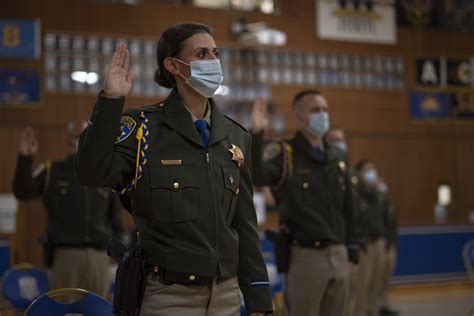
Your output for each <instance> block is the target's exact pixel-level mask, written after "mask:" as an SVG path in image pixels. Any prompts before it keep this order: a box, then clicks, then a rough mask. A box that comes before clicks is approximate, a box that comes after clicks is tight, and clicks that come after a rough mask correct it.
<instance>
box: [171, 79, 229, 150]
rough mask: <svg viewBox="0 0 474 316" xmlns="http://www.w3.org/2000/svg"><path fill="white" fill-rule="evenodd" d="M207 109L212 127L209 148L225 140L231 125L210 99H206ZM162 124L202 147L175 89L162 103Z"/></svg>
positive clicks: (190, 118)
mask: <svg viewBox="0 0 474 316" xmlns="http://www.w3.org/2000/svg"><path fill="white" fill-rule="evenodd" d="M208 104H209V109H208V111H207V113H206V115H207V114H208V115H209V116H210V121H209V124H210V125H211V126H212V129H211V136H210V139H209V147H211V146H212V145H213V144H215V143H217V142H219V141H221V140H222V139H224V138H226V137H227V135H228V134H229V133H230V131H231V128H230V127H231V125H232V124H231V123H230V121H229V120H228V119H227V118H226V117H225V116H224V114H223V113H222V112H221V110H220V109H219V108H218V107H217V106H216V104H215V103H214V100H213V99H212V98H209V99H208ZM163 111H164V114H165V115H164V123H165V124H166V125H168V126H169V127H171V128H172V129H174V130H176V131H177V132H178V133H179V134H181V135H182V136H184V137H185V138H187V139H188V140H190V141H192V142H194V143H196V144H198V145H200V146H203V144H202V141H201V138H200V137H199V133H198V131H197V130H196V127H195V126H194V122H193V119H192V117H191V114H190V112H189V110H188V109H187V108H186V105H185V104H184V103H183V101H182V100H181V96H180V95H179V93H178V90H177V89H176V88H175V89H173V90H172V91H171V93H170V94H169V95H168V97H167V98H166V100H165V101H164V102H163Z"/></svg>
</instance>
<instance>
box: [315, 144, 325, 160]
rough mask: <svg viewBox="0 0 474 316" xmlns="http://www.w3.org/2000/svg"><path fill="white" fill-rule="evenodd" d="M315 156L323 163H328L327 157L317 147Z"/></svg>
mask: <svg viewBox="0 0 474 316" xmlns="http://www.w3.org/2000/svg"><path fill="white" fill-rule="evenodd" d="M314 154H315V155H316V157H317V158H318V160H319V161H320V162H321V163H324V162H325V161H326V157H325V156H324V152H323V151H322V150H321V148H319V147H316V148H315V149H314Z"/></svg>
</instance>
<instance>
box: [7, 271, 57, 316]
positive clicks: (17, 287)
mask: <svg viewBox="0 0 474 316" xmlns="http://www.w3.org/2000/svg"><path fill="white" fill-rule="evenodd" d="M47 291H48V276H47V275H46V273H45V272H44V271H43V270H41V269H38V268H37V267H35V266H34V265H32V264H29V263H23V264H18V265H15V266H13V267H11V268H10V269H8V270H7V271H5V273H4V274H3V276H2V292H3V297H4V298H5V300H6V301H7V302H8V304H10V305H11V306H12V307H15V308H18V309H24V308H27V307H28V305H30V304H31V302H33V301H34V300H35V299H36V298H37V297H38V296H40V295H41V294H43V293H46V292H47Z"/></svg>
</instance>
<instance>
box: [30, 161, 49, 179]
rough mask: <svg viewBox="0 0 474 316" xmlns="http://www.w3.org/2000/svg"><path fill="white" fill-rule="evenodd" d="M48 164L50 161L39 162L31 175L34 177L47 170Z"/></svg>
mask: <svg viewBox="0 0 474 316" xmlns="http://www.w3.org/2000/svg"><path fill="white" fill-rule="evenodd" d="M49 165H50V162H46V163H43V162H42V163H40V164H39V165H38V167H36V169H35V170H34V171H33V174H32V177H33V178H36V177H38V176H39V175H41V174H42V173H43V172H44V171H48V169H49Z"/></svg>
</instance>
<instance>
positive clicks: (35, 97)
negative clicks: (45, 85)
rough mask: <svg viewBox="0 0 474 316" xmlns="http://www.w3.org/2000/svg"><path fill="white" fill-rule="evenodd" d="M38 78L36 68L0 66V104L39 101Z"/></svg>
mask: <svg viewBox="0 0 474 316" xmlns="http://www.w3.org/2000/svg"><path fill="white" fill-rule="evenodd" d="M39 78H40V75H39V71H38V70H37V69H14V68H0V106H2V105H35V104H37V103H39V101H40V80H39Z"/></svg>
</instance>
